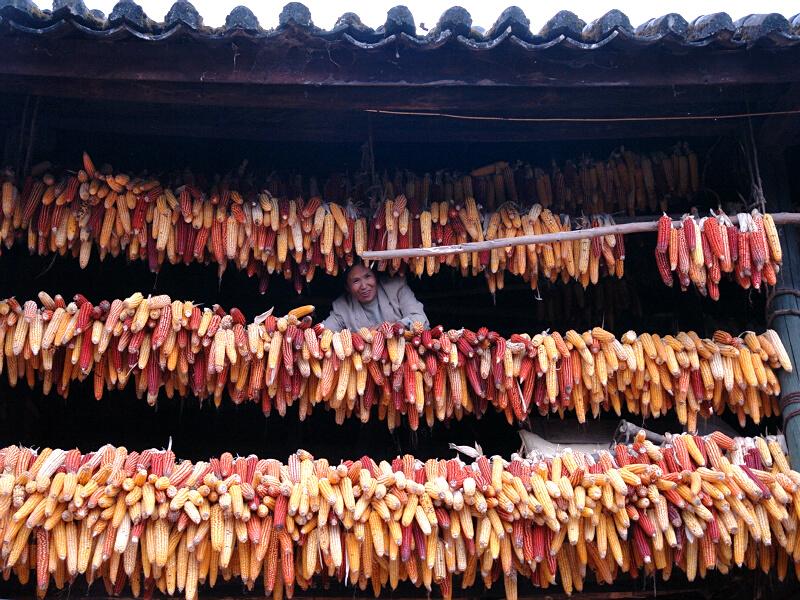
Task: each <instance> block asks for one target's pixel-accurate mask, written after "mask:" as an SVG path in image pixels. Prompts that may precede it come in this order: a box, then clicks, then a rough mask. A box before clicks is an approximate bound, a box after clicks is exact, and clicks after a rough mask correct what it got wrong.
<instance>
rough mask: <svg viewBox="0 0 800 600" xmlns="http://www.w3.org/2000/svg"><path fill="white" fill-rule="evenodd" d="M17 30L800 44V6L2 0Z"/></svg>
mask: <svg viewBox="0 0 800 600" xmlns="http://www.w3.org/2000/svg"><path fill="white" fill-rule="evenodd" d="M9 35H11V36H14V35H18V36H37V37H39V36H44V37H59V36H63V35H79V36H84V37H88V38H96V39H104V40H121V39H142V40H148V41H166V40H173V39H175V40H176V39H181V38H192V39H196V40H199V41H203V42H207V43H214V42H219V41H227V40H231V39H236V40H250V41H252V42H253V43H259V44H270V43H279V42H280V41H281V40H285V39H287V36H290V35H292V36H297V35H300V36H303V37H305V39H306V40H309V41H312V40H318V41H319V42H340V43H345V44H349V45H352V46H354V47H356V48H360V49H363V50H370V49H377V48H381V47H385V46H390V45H401V46H406V47H413V48H416V49H420V50H434V49H437V48H441V47H443V46H445V45H449V44H453V43H455V44H458V45H461V46H463V47H466V48H469V49H472V50H475V51H484V50H491V49H493V48H496V47H498V46H501V45H505V44H511V45H514V46H516V47H518V48H521V49H523V50H526V51H544V50H548V49H551V48H557V47H561V48H568V49H574V50H596V49H600V48H604V47H613V48H618V49H619V48H626V49H634V48H641V47H653V46H657V47H663V48H665V49H668V50H669V49H672V50H676V51H680V50H681V49H686V48H698V47H712V48H720V49H735V48H749V47H753V46H759V47H768V48H769V47H774V48H780V47H789V46H796V45H798V44H800V14H798V15H795V16H794V17H792V18H790V19H787V18H785V17H784V16H782V15H780V14H777V13H769V14H751V15H747V16H745V17H742V18H741V19H739V20H737V21H733V20H732V19H731V17H730V16H729V15H728V14H727V13H714V14H710V15H703V16H700V17H698V18H697V19H695V20H693V21H692V22H691V23H690V22H687V21H686V20H685V19H684V18H683V17H682V16H681V15H679V14H675V13H670V14H667V15H664V16H661V17H658V18H655V19H651V20H649V21H647V22H645V23H642V24H641V25H639V26H638V27H633V26H632V25H631V23H630V20H629V19H628V17H627V16H626V15H625V14H624V13H622V12H620V11H618V10H612V11H609V12H608V13H606V14H605V15H603V16H602V17H600V18H599V19H597V20H595V21H592V22H591V23H588V24H587V23H585V22H584V21H582V20H581V19H580V18H579V17H578V16H576V15H575V14H573V13H571V12H569V11H561V12H559V13H558V14H556V15H555V16H554V17H553V18H551V19H550V20H549V21H548V22H547V23H546V24H545V26H544V27H543V28H542V29H541V30H540V31H539V32H538V33H534V32H533V31H531V29H530V21H529V19H528V18H527V17H526V16H525V13H524V12H523V11H522V10H521V9H520V8H518V7H516V6H512V7H509V8H507V9H505V10H504V11H503V12H502V13H501V14H500V16H499V17H498V19H497V20H496V22H495V24H494V25H493V26H492V27H491V28H490V29H489V30H488V31H486V32H483V31H481V30H480V29H479V28H476V27H473V23H472V17H471V16H470V14H469V12H467V11H466V10H465V9H463V8H461V7H458V6H455V7H452V8H449V9H447V10H446V11H445V12H444V13H443V14H442V16H441V18H440V19H439V22H438V23H437V25H436V26H435V27H434V28H433V29H432V30H431V31H430V32H428V33H427V34H425V35H418V33H417V27H416V23H415V20H414V16H413V15H412V14H411V12H410V11H409V10H408V8H406V7H405V6H396V7H394V8H392V9H390V10H389V12H388V13H387V18H386V22H385V23H384V25H382V26H380V27H378V28H376V29H373V28H371V27H368V26H366V25H364V24H363V23H362V22H361V20H360V19H359V17H358V15H356V14H354V13H345V14H344V15H342V16H341V17H340V18H339V19H338V20H337V22H336V24H335V25H334V27H333V28H332V29H330V30H324V29H320V28H319V27H316V26H315V25H314V24H313V21H312V20H311V12H310V10H309V9H308V8H307V7H306V6H305V5H303V4H301V3H299V2H291V3H289V4H287V5H286V6H284V8H283V10H282V11H281V13H280V16H279V20H278V26H277V27H276V28H274V29H263V28H262V27H261V26H260V25H259V22H258V19H257V18H256V16H255V15H254V14H253V12H252V11H251V10H250V9H248V8H247V7H245V6H237V7H236V8H234V9H233V10H232V11H231V13H230V14H229V15H228V17H227V18H226V21H225V25H224V26H222V27H216V28H213V27H208V26H205V25H204V24H203V17H202V15H200V13H199V12H198V11H197V9H196V8H195V7H194V6H193V5H192V4H191V3H190V2H187V1H185V0H179V1H178V2H175V3H174V4H173V5H172V7H171V8H170V10H169V12H168V13H167V14H166V15H165V17H164V19H163V21H160V22H156V21H154V20H152V19H150V18H149V17H148V16H147V15H146V14H145V12H144V10H143V9H142V8H141V6H139V5H138V4H136V3H135V2H133V1H132V0H122V1H120V2H118V3H117V4H116V5H115V6H114V8H113V10H112V11H111V14H110V15H108V16H106V15H104V14H103V13H101V12H99V11H96V10H89V9H88V8H87V7H86V5H85V4H84V2H83V1H82V0H54V1H53V9H52V10H42V9H39V8H38V7H37V6H36V5H35V4H34V3H33V2H31V1H30V0H0V36H9Z"/></svg>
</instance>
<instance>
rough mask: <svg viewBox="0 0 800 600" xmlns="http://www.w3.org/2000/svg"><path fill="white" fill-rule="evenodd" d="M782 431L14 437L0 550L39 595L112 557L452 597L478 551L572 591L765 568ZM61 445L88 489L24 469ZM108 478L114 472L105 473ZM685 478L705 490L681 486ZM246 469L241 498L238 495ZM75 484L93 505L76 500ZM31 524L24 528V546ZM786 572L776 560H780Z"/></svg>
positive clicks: (48, 462) (194, 585) (507, 580)
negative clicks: (544, 444) (262, 455)
mask: <svg viewBox="0 0 800 600" xmlns="http://www.w3.org/2000/svg"><path fill="white" fill-rule="evenodd" d="M781 447H782V446H781V442H780V441H779V439H778V438H774V437H771V438H768V439H763V438H755V439H751V438H733V439H732V438H728V437H727V436H724V435H723V434H720V433H714V434H711V435H709V436H706V437H703V438H700V437H695V436H691V435H688V434H678V435H672V436H668V439H667V441H666V442H665V443H664V444H663V445H662V446H661V447H657V446H655V445H653V444H651V443H650V442H648V441H646V440H645V438H644V434H643V432H640V433H639V434H637V435H636V436H635V439H634V441H633V443H632V444H630V445H623V444H619V445H618V446H617V447H616V449H615V451H614V452H613V453H609V452H603V453H600V455H598V456H594V457H593V456H590V455H585V454H583V453H580V452H575V451H564V452H560V453H557V454H554V455H549V456H544V457H542V456H540V455H537V457H536V458H525V457H521V456H518V455H517V456H515V457H514V458H512V459H511V460H510V461H506V460H503V459H501V458H499V457H494V458H493V459H491V460H489V459H488V458H486V457H483V456H480V457H478V458H476V459H475V462H474V463H472V464H465V463H463V462H461V461H460V460H458V459H449V460H443V459H442V460H440V459H431V460H428V461H425V462H423V461H419V460H416V459H415V458H414V457H412V456H410V455H405V456H402V457H397V458H395V459H394V460H391V461H381V462H380V463H376V462H375V461H373V460H372V459H370V458H369V457H363V458H362V459H360V460H357V461H351V460H347V461H344V462H343V463H341V464H340V465H338V466H335V465H330V464H329V463H328V461H326V460H323V459H319V460H318V459H315V458H314V457H313V456H312V455H311V454H309V453H308V452H306V451H298V452H297V453H296V454H294V455H292V456H290V457H289V460H288V464H286V465H281V464H280V463H278V461H274V460H258V458H257V457H255V456H251V457H247V458H246V459H245V458H239V459H237V460H236V461H233V460H232V457H231V455H230V454H224V455H222V456H221V457H219V458H212V459H211V460H210V461H208V462H202V463H196V464H193V463H191V462H189V461H181V462H178V463H176V462H175V458H174V455H173V454H172V453H171V452H170V451H163V450H162V451H159V450H147V451H145V452H142V453H135V452H133V453H128V451H127V450H126V449H125V448H113V447H111V446H106V447H105V448H103V449H102V450H101V451H100V452H98V453H95V454H94V457H95V458H92V456H91V455H86V456H83V455H81V454H80V452H78V451H71V452H70V453H68V454H67V453H64V452H61V451H58V450H50V449H43V450H41V451H39V452H37V451H33V450H29V449H27V448H21V447H16V446H11V447H7V448H2V449H0V457H2V458H3V459H4V462H5V463H6V465H7V468H6V470H5V473H4V475H3V486H2V487H0V498H9V499H10V497H11V496H10V495H11V493H12V492H11V490H12V489H13V490H18V493H17V492H14V495H15V497H16V500H15V502H14V503H13V504H12V503H11V502H4V503H0V521H2V522H3V523H6V524H7V525H6V528H5V533H4V540H3V541H4V548H6V549H7V550H5V551H4V552H3V553H2V556H0V565H1V566H2V567H3V568H4V569H6V568H9V569H10V568H12V567H13V573H14V574H15V575H16V576H17V578H18V579H19V580H20V582H21V583H22V584H23V585H26V582H27V581H28V580H29V579H30V572H31V571H32V570H34V569H35V580H36V584H35V586H36V590H37V593H39V594H40V595H42V594H44V593H45V592H46V591H47V590H48V589H49V588H50V586H53V587H55V588H56V589H61V588H63V587H64V586H65V585H67V584H68V583H71V580H70V579H69V578H68V577H66V576H62V575H60V573H61V574H66V573H69V574H74V576H76V577H77V576H79V575H85V576H86V577H87V578H89V579H91V578H92V577H93V576H94V574H95V573H108V574H109V576H110V579H111V580H113V581H114V582H115V590H116V592H117V593H121V592H122V591H123V589H124V586H125V585H126V577H127V578H128V579H129V580H130V582H131V586H132V587H131V589H132V593H134V594H135V593H136V590H137V586H138V585H139V584H138V583H136V582H137V581H139V580H141V578H142V577H144V580H145V581H148V580H150V581H151V582H153V584H155V583H156V581H155V579H151V578H152V577H154V576H155V575H157V574H160V575H158V576H157V579H158V585H162V584H163V585H162V587H163V591H164V593H166V594H170V595H177V594H179V593H180V594H183V595H184V597H185V598H187V600H192V599H194V598H195V597H196V594H197V593H198V588H200V590H205V589H206V587H209V588H210V587H214V585H215V583H216V582H217V580H218V575H219V573H222V574H223V576H224V577H225V579H226V580H227V579H230V578H231V577H238V578H240V579H241V580H242V583H243V584H244V585H245V586H247V587H249V588H250V587H253V586H254V585H255V584H256V582H258V581H259V580H262V581H263V585H264V592H265V593H267V594H271V595H272V596H273V597H275V598H280V597H282V594H283V592H284V590H291V589H293V588H295V587H303V588H304V589H305V588H307V587H310V586H311V585H317V579H318V578H320V579H322V578H324V577H327V578H331V577H333V578H335V579H338V580H339V581H341V582H342V583H348V582H349V583H359V582H361V583H363V585H367V581H368V580H371V581H372V582H373V591H374V592H375V593H376V594H379V593H380V592H381V590H382V587H383V586H384V585H388V584H389V582H390V583H391V585H395V584H396V583H398V582H399V581H403V580H408V581H410V582H411V583H412V584H414V585H416V586H422V585H426V586H433V585H438V586H439V590H440V591H441V593H442V595H443V596H444V597H450V594H451V593H452V586H453V583H454V581H459V579H460V582H461V585H462V586H464V588H465V589H467V588H472V587H473V586H474V585H475V583H476V579H477V577H476V569H477V568H478V567H479V568H480V570H481V573H482V574H483V584H484V585H485V586H488V585H491V584H492V583H493V582H495V581H497V580H498V579H499V578H500V577H502V578H503V584H504V589H505V593H506V595H507V596H508V597H512V598H513V597H515V595H516V589H517V582H518V579H519V578H520V577H527V578H529V579H530V582H531V583H532V584H533V585H534V586H543V587H547V586H551V585H553V584H555V582H556V581H558V582H560V583H561V585H562V587H563V589H564V591H565V593H567V594H571V593H572V592H573V591H575V590H577V591H580V590H581V589H582V588H583V584H584V580H585V578H586V577H587V575H588V574H589V573H592V574H593V576H594V577H596V578H597V579H599V580H601V581H604V582H607V583H613V580H614V577H615V573H617V568H621V569H623V570H626V569H628V568H629V567H630V566H634V565H635V566H636V568H637V569H641V570H642V571H643V572H644V573H645V574H647V575H648V576H655V575H661V576H662V577H664V578H668V577H669V576H670V573H671V572H672V570H673V569H676V568H677V569H679V570H682V571H684V572H685V573H686V576H687V578H688V579H689V580H691V579H693V578H696V577H697V576H700V577H703V576H704V574H705V573H706V572H707V571H708V570H709V569H712V568H718V569H725V568H727V565H729V564H730V563H731V562H735V563H736V564H737V565H747V568H750V569H752V568H756V567H757V566H758V567H761V568H764V567H767V568H768V567H770V566H772V565H773V564H774V563H773V560H774V559H775V557H776V556H779V554H777V555H776V552H777V553H781V552H782V553H784V554H786V555H787V557H788V556H789V555H791V556H792V557H794V556H795V554H796V551H795V545H796V537H797V536H796V533H795V529H794V528H792V527H791V525H792V524H793V523H794V520H795V519H796V514H797V510H798V509H797V502H798V501H800V499H798V496H797V482H798V481H800V473H797V472H795V471H792V470H791V469H790V467H789V466H788V462H787V459H786V456H785V454H784V453H783V451H782V449H781ZM645 449H646V451H645ZM678 455H680V459H678V458H677V456H678ZM17 456H24V457H27V458H26V464H27V465H30V468H29V469H27V470H26V469H25V468H24V466H23V468H18V469H12V470H9V469H8V465H9V464H10V463H11V464H13V463H16V462H17V458H15V457H17ZM145 456H146V457H147V460H144V457H145ZM706 456H707V457H708V461H706ZM767 456H769V459H770V460H769V461H765V460H764V459H765V458H767ZM103 457H106V458H103ZM633 457H636V458H635V460H636V462H631V459H632V458H633ZM62 458H68V460H67V462H66V465H65V466H66V469H67V472H68V473H73V472H74V470H75V469H77V467H78V466H79V465H83V466H81V467H80V473H81V475H80V477H81V481H84V482H86V483H85V484H83V485H84V487H87V486H90V484H92V483H94V484H96V485H95V486H93V489H94V490H95V491H94V492H90V491H89V490H88V489H87V490H86V491H81V492H79V495H78V496H77V497H76V498H75V499H72V500H66V499H64V500H62V499H60V494H61V492H59V489H60V485H61V484H60V483H59V482H61V481H62V480H61V479H59V478H53V479H52V480H51V479H49V478H48V479H47V481H46V482H45V480H44V479H42V482H43V485H42V487H41V491H38V490H37V489H36V488H35V486H33V487H31V486H28V485H26V484H25V483H26V482H29V477H30V474H31V472H34V471H37V470H38V471H39V474H41V470H42V469H46V471H45V473H46V472H53V468H54V467H53V465H54V464H55V465H61V459H62ZM678 463H680V464H678ZM176 464H177V465H178V466H177V467H175V468H174V470H172V471H171V474H170V475H169V476H168V475H166V472H167V471H165V469H170V468H173V467H171V465H176ZM167 465H170V466H169V467H168V466H167ZM55 468H58V466H56V467H55ZM564 472H566V473H569V476H561V475H560V474H561V473H564ZM373 475H375V476H376V477H374V476H373ZM162 478H163V479H166V480H167V481H166V482H165V484H164V486H161V484H159V483H156V487H162V488H163V489H162V490H161V492H162V493H160V494H157V495H156V496H154V497H153V500H152V501H153V503H154V504H153V509H152V511H150V512H149V514H150V516H149V517H148V518H146V519H140V516H142V513H140V512H139V511H140V510H141V505H140V503H139V502H138V501H133V502H129V501H128V499H129V498H131V493H132V492H133V491H134V490H138V489H142V490H144V489H148V486H150V487H152V486H151V484H150V483H149V482H150V481H156V482H158V481H160V480H161V479H162ZM555 479H557V480H558V483H557V484H556V482H555ZM110 480H111V481H117V482H120V484H119V485H105V484H103V483H101V482H106V481H110ZM689 480H691V486H695V485H697V486H698V487H697V488H696V489H697V494H699V496H700V498H702V499H703V501H701V500H699V499H696V498H695V497H694V496H693V495H692V494H693V492H692V491H691V489H690V487H689V484H688V483H687V482H688V481H689ZM378 481H380V482H381V483H378ZM170 482H172V483H171V485H170ZM354 482H357V483H358V485H353V484H354ZM245 483H246V484H247V485H248V486H250V487H249V488H248V491H247V492H246V494H247V510H246V511H245V510H241V509H243V508H244V506H239V507H238V508H237V506H235V504H236V503H238V502H240V500H235V498H237V497H238V496H236V494H239V493H240V490H243V489H244V485H245ZM165 486H166V487H165ZM379 487H380V490H379ZM167 488H169V490H170V491H168V492H167V493H163V492H164V491H166V490H167ZM315 489H316V490H319V492H320V494H321V496H320V499H323V500H324V501H323V502H320V503H318V504H311V503H310V504H309V505H308V506H307V507H305V508H303V509H302V510H299V511H297V512H295V511H294V509H290V512H292V513H293V514H292V515H289V514H287V512H286V509H287V506H289V505H290V504H293V501H292V500H291V499H290V498H289V496H287V495H286V494H290V496H298V497H299V496H302V495H303V494H305V493H312V490H315ZM231 493H233V498H234V500H233V501H232V494H231ZM87 494H88V495H87ZM89 496H90V497H91V498H90V501H91V503H92V505H96V507H95V508H92V509H89V510H81V509H80V508H79V507H77V506H74V504H73V503H74V502H76V501H77V498H81V499H87V498H89ZM344 497H348V499H347V500H346V501H342V502H341V504H339V502H340V500H339V499H340V498H344ZM47 498H56V499H57V500H56V501H57V506H58V508H59V510H58V512H56V513H55V514H57V516H58V517H59V518H58V519H55V520H54V521H53V527H50V526H49V525H48V522H46V521H42V520H38V516H37V515H38V514H39V511H41V510H42V509H41V508H39V507H40V506H42V505H43V504H44V503H46V502H47ZM390 499H391V500H390ZM180 503H184V506H187V505H191V506H193V507H195V508H197V507H198V506H200V507H205V509H207V519H206V520H205V521H202V522H201V523H200V524H199V525H198V524H196V523H194V522H191V521H185V522H184V521H182V518H181V517H178V518H177V520H176V518H175V517H174V516H173V515H174V512H173V511H174V510H175V507H176V506H177V505H178V504H180ZM389 505H391V506H392V507H394V508H392V509H390V508H389ZM299 506H302V502H301V504H299V505H298V507H299ZM412 506H413V510H412V509H410V508H409V507H412ZM100 507H107V508H103V509H101V508H100ZM362 507H363V508H364V509H368V511H366V510H362ZM62 511H67V512H69V519H70V520H69V521H67V522H64V521H63V520H62V519H61V512H62ZM355 511H362V512H361V514H362V518H360V519H358V518H356V512H355ZM501 514H502V517H501V516H500V515H501ZM31 519H33V521H32V520H31ZM26 521H28V522H30V523H31V527H27V526H25V523H26ZM29 540H32V541H33V542H34V543H35V547H34V546H31V548H30V551H31V553H30V554H28V544H29ZM565 542H568V543H565ZM345 566H347V568H345ZM786 571H787V569H784V568H782V567H780V565H779V566H778V572H779V575H784V574H786ZM114 572H116V573H118V574H119V573H120V572H121V573H124V575H125V576H126V577H121V578H120V577H119V576H117V577H114V576H111V574H112V573H114ZM454 578H459V579H454ZM258 585H260V584H258ZM116 586H118V587H116ZM201 593H202V592H201Z"/></svg>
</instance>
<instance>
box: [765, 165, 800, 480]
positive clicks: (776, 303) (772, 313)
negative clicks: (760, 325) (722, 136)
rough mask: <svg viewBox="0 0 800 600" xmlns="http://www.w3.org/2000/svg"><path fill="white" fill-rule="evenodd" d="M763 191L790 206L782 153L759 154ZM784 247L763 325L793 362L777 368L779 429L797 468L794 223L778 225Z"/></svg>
mask: <svg viewBox="0 0 800 600" xmlns="http://www.w3.org/2000/svg"><path fill="white" fill-rule="evenodd" d="M761 167H762V171H761V175H762V181H763V185H764V193H765V195H766V197H767V198H769V199H770V201H771V202H774V205H775V206H776V207H777V208H779V209H783V210H789V209H793V208H794V203H793V201H792V197H791V194H790V190H789V179H788V172H787V168H788V167H787V165H786V160H785V157H784V156H780V155H779V156H769V155H768V156H763V155H762V157H761ZM779 232H780V236H781V238H782V240H781V245H782V247H783V248H784V252H783V265H782V267H781V270H780V273H779V274H778V285H777V286H776V288H775V290H774V292H773V293H772V296H770V299H769V300H768V302H767V325H768V326H770V327H772V328H773V329H775V331H776V332H777V333H778V335H779V336H780V338H781V341H782V342H783V345H784V346H785V347H786V350H787V352H788V353H789V357H790V359H791V361H792V364H793V365H794V369H793V370H792V371H784V370H780V371H779V372H778V379H779V380H780V384H781V398H780V404H781V411H782V413H783V433H784V435H785V436H786V446H787V447H788V449H789V460H790V461H791V463H792V467H793V468H794V469H799V468H800V231H798V230H797V228H795V227H781V228H780V229H779Z"/></svg>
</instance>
